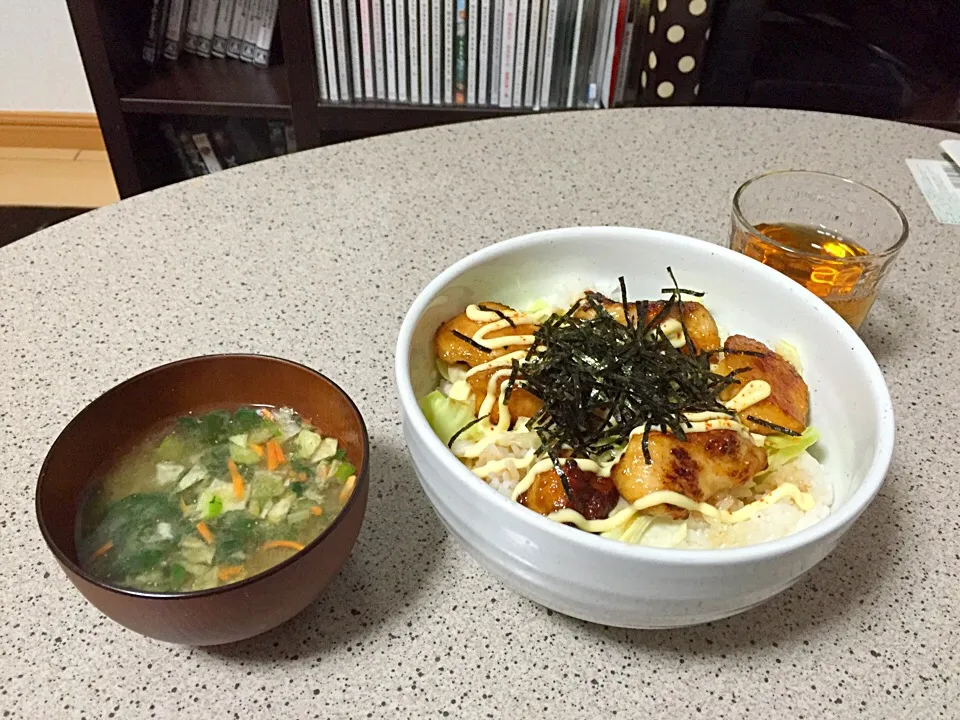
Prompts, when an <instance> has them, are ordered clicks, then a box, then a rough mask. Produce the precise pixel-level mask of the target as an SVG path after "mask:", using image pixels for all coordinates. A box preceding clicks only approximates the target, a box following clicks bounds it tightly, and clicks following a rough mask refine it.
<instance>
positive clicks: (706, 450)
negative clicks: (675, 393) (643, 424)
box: [612, 430, 767, 518]
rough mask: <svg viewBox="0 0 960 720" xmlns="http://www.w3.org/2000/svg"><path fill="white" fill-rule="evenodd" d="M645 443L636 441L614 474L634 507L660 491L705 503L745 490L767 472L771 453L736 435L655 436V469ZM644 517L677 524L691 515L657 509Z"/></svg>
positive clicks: (651, 447)
mask: <svg viewBox="0 0 960 720" xmlns="http://www.w3.org/2000/svg"><path fill="white" fill-rule="evenodd" d="M642 442H643V438H642V436H641V435H634V436H633V437H631V438H630V442H629V443H628V444H627V449H626V451H625V452H624V453H623V456H622V457H621V458H620V462H618V463H617V464H616V465H615V466H614V468H613V474H612V477H613V482H614V484H615V485H616V486H617V490H618V491H619V492H620V494H621V495H622V496H623V498H624V499H625V500H626V501H627V502H630V503H632V502H634V501H636V500H639V499H640V498H642V497H646V496H647V495H649V494H650V493H653V492H657V491H660V490H671V491H673V492H677V493H680V494H681V495H685V496H686V497H688V498H690V499H691V500H694V501H696V502H702V501H705V500H709V499H710V498H711V497H713V496H714V495H716V494H717V493H718V492H720V491H721V490H728V489H730V488H733V487H736V486H738V485H742V484H743V483H745V482H747V481H748V480H749V479H750V478H752V477H753V476H754V475H756V474H757V473H759V472H762V471H763V470H766V468H767V451H766V450H764V449H763V448H762V447H757V445H756V444H755V443H754V442H753V439H752V438H750V437H749V436H748V435H745V434H743V433H740V432H737V431H736V430H708V431H707V432H698V433H690V434H689V435H687V439H686V440H680V439H679V438H677V437H676V436H675V435H673V434H672V433H660V432H651V433H650V436H649V440H648V449H649V450H650V460H651V462H650V464H649V465H647V464H646V462H645V460H644V457H643V446H642ZM644 512H645V513H646V514H648V515H667V516H670V517H674V518H682V517H686V515H687V511H686V510H683V509H681V508H678V507H674V506H671V505H654V506H653V507H651V508H648V509H647V510H645V511H644Z"/></svg>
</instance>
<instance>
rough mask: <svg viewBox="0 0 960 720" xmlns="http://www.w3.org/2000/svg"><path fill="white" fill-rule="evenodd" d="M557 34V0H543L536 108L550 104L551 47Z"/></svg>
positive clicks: (535, 98) (534, 102) (534, 101)
mask: <svg viewBox="0 0 960 720" xmlns="http://www.w3.org/2000/svg"><path fill="white" fill-rule="evenodd" d="M556 34H557V0H543V19H542V20H541V22H540V37H541V40H540V51H539V54H540V57H539V59H538V60H537V90H536V97H534V99H533V107H534V109H536V110H539V109H540V108H545V107H549V105H550V81H551V73H552V71H553V49H554V40H555V38H556Z"/></svg>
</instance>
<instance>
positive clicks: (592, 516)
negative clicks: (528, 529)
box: [518, 460, 620, 520]
mask: <svg viewBox="0 0 960 720" xmlns="http://www.w3.org/2000/svg"><path fill="white" fill-rule="evenodd" d="M563 474H564V475H566V476H567V482H568V484H569V485H570V495H569V496H568V495H567V491H566V490H565V489H564V487H563V482H562V481H561V480H560V475H559V474H558V473H557V471H556V469H555V468H551V469H550V470H547V471H546V472H542V473H539V474H538V475H537V476H536V478H534V480H533V484H532V485H531V486H530V489H529V490H527V491H526V492H525V493H523V494H522V495H521V496H520V497H519V498H518V500H519V502H520V504H521V505H526V506H527V507H528V508H530V509H531V510H533V511H534V512H538V513H540V514H541V515H549V514H550V513H553V512H557V511H558V510H563V509H564V508H572V509H573V510H576V511H577V512H578V513H580V514H581V515H583V517H585V518H586V519H587V520H602V519H604V518H606V517H608V516H609V515H610V511H611V510H613V508H614V507H615V506H616V504H617V502H619V500H620V493H619V492H617V488H616V486H615V485H614V484H613V481H612V480H611V479H610V478H608V477H601V476H599V475H597V474H596V473H592V472H588V471H586V470H581V469H580V466H579V465H577V464H576V463H575V462H573V461H571V460H567V462H566V463H564V465H563Z"/></svg>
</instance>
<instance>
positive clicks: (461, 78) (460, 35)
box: [453, 0, 467, 105]
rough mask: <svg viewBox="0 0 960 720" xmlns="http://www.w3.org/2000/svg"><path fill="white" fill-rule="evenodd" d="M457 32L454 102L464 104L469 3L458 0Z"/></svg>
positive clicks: (454, 43) (455, 41)
mask: <svg viewBox="0 0 960 720" xmlns="http://www.w3.org/2000/svg"><path fill="white" fill-rule="evenodd" d="M456 3H457V14H456V18H455V22H456V34H455V35H454V41H453V54H454V58H453V102H454V103H455V104H457V105H463V104H464V103H465V102H466V101H467V3H466V0H456Z"/></svg>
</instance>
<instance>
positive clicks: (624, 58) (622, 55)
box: [613, 0, 638, 106]
mask: <svg viewBox="0 0 960 720" xmlns="http://www.w3.org/2000/svg"><path fill="white" fill-rule="evenodd" d="M624 4H625V5H626V8H627V15H626V19H625V21H624V24H623V38H622V39H621V40H620V43H619V57H618V59H616V60H615V73H616V86H615V89H614V94H613V104H614V106H616V105H621V104H623V96H624V94H625V92H626V89H627V75H628V74H629V73H630V55H631V53H632V52H633V33H634V25H635V23H636V17H637V10H638V7H637V6H638V2H634V0H624Z"/></svg>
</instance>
